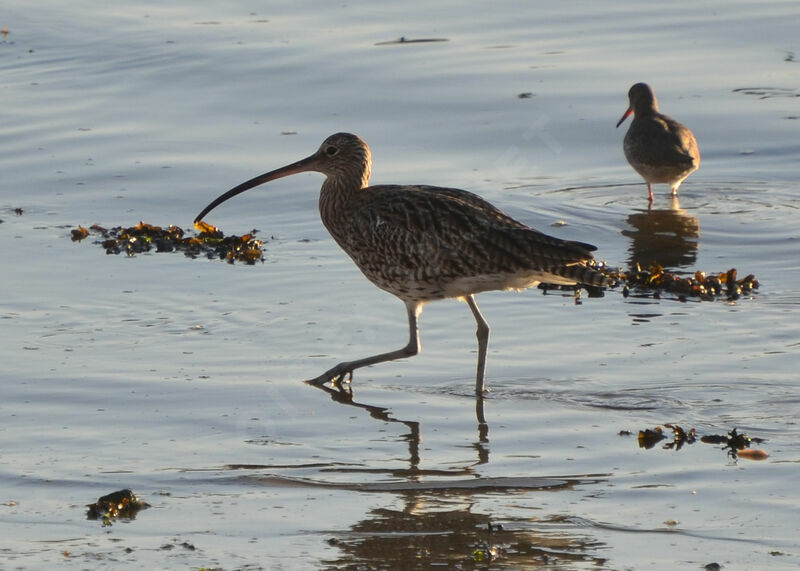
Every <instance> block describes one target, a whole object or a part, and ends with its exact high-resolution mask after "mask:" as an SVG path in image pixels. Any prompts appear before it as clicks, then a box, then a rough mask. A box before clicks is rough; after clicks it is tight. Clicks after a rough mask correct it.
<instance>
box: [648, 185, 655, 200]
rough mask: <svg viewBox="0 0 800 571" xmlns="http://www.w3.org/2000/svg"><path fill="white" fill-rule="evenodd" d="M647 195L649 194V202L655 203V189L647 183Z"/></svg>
mask: <svg viewBox="0 0 800 571" xmlns="http://www.w3.org/2000/svg"><path fill="white" fill-rule="evenodd" d="M647 194H648V199H649V201H650V202H653V198H654V197H653V187H652V186H651V185H650V183H649V182H648V183H647Z"/></svg>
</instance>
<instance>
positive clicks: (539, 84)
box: [0, 1, 800, 569]
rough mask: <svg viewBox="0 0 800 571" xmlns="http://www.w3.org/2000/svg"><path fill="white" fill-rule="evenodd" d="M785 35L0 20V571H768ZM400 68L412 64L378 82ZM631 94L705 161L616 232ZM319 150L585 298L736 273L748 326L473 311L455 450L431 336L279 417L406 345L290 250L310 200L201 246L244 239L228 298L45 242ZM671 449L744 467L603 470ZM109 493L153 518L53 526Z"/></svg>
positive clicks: (791, 191)
mask: <svg viewBox="0 0 800 571" xmlns="http://www.w3.org/2000/svg"><path fill="white" fill-rule="evenodd" d="M798 16H800V8H798V7H797V6H796V4H795V3H792V2H770V3H768V4H764V3H757V4H753V3H746V2H710V3H704V4H703V5H702V6H697V5H696V3H688V2H677V3H670V4H669V5H664V4H658V5H656V4H653V5H652V6H651V5H643V4H640V3H634V2H630V3H623V4H618V5H617V7H616V8H614V9H613V10H612V9H609V8H606V7H604V6H601V5H598V4H595V3H588V2H587V3H583V4H581V5H580V9H578V8H577V7H576V6H575V5H571V6H570V8H569V10H567V9H566V8H563V7H560V5H558V4H552V5H551V4H546V3H511V2H504V3H493V4H492V5H491V7H489V5H486V6H483V5H477V6H472V7H470V9H468V10H465V9H464V8H463V3H455V2H437V3H436V4H435V5H434V6H430V5H424V6H423V5H420V6H418V7H409V6H408V5H403V7H402V8H401V7H396V8H386V7H379V6H376V5H373V4H371V3H361V2H356V3H353V2H350V3H347V4H345V5H342V4H323V3H309V4H308V5H304V6H302V7H295V8H292V9H288V8H286V7H285V6H283V5H282V4H274V5H266V6H263V7H262V6H259V7H257V8H255V7H253V6H252V5H250V4H247V3H227V4H226V5H225V6H224V7H220V6H218V5H216V4H215V3H197V2H195V3H182V4H181V3H172V5H171V6H170V7H169V8H165V7H162V6H160V5H158V4H155V3H153V4H147V3H146V4H140V5H138V6H137V7H129V6H127V5H125V4H124V3H106V4H104V5H103V7H102V8H98V7H97V5H96V4H94V3H92V4H90V3H88V2H78V3H71V4H70V6H69V8H65V7H63V6H62V4H60V3H55V2H53V3H47V2H40V3H37V4H36V6H35V7H34V6H31V5H29V4H28V3H21V2H14V1H12V2H7V3H6V5H5V9H4V11H3V15H2V18H3V19H2V20H0V28H3V27H5V28H7V29H8V32H9V33H8V34H7V35H6V36H4V37H3V36H0V38H2V39H0V74H1V75H0V77H2V88H1V89H0V94H2V95H1V97H2V101H3V103H4V104H3V106H2V111H1V112H0V113H2V120H3V131H4V137H2V138H0V164H2V173H3V177H2V183H0V185H1V186H0V188H1V189H2V191H0V220H2V223H0V240H2V243H3V245H4V247H3V248H2V249H0V262H2V266H3V268H4V271H3V272H2V274H1V275H0V292H2V294H3V295H2V297H1V298H0V318H2V320H1V321H0V323H2V327H1V328H0V359H2V362H3V363H4V367H3V370H2V372H0V415H2V418H3V419H4V422H3V424H2V427H0V445H1V448H0V504H2V505H0V530H2V533H1V534H0V537H2V538H3V539H0V554H1V555H2V557H3V559H4V560H5V561H4V563H3V566H8V567H25V568H36V567H40V568H44V567H52V566H53V565H54V564H58V565H61V566H63V565H69V566H71V567H80V568H86V567H92V568H94V567H113V568H116V567H120V566H123V565H126V566H137V567H154V568H166V567H175V566H183V567H206V568H208V567H219V568H225V569H237V568H259V567H263V568H287V569H289V568H302V567H305V568H308V567H311V568H320V567H322V568H325V567H352V568H356V567H359V566H360V567H362V568H389V567H406V568H412V567H429V566H431V565H444V564H449V565H451V566H460V567H462V568H471V567H478V568H489V567H491V568H526V567H527V568H533V567H537V566H544V565H550V566H551V567H553V568H575V569H586V568H603V569H606V568H607V569H629V568H642V567H649V568H655V569H675V568H684V567H686V568H699V567H701V566H703V565H706V564H708V563H712V562H717V563H719V564H721V565H723V568H724V569H752V568H764V567H770V568H794V567H796V566H797V565H798V564H800V541H798V540H797V537H799V536H800V533H798V532H800V524H798V521H800V518H798V515H800V514H798V503H799V502H798V500H799V499H800V498H798V492H797V486H796V481H797V463H798V461H799V460H800V446H798V444H797V442H798V437H800V430H798V426H797V423H796V414H797V407H798V403H799V402H800V392H798V386H797V372H796V371H797V366H796V365H797V354H798V347H800V342H798V339H800V325H798V323H797V321H796V319H795V318H794V316H795V314H796V313H797V310H798V305H799V304H800V289H798V287H797V284H798V280H800V263H798V261H797V260H798V257H797V251H798V237H799V236H800V232H798V228H799V226H798V216H797V215H798V209H799V208H800V198H798V196H800V194H798V189H799V187H800V176H798V172H797V165H798V158H800V143H798V141H799V140H800V138H798V126H799V125H800V123H798V119H797V118H798V117H800V97H798V95H799V94H800V85H799V84H798V77H800V76H798V67H797V66H798V63H797V62H796V61H795V53H796V52H797V50H798V45H797V39H796V22H797V18H798ZM400 37H405V38H407V39H425V38H440V39H446V40H447V41H444V42H429V43H409V42H406V43H399V44H397V43H395V44H392V43H389V44H385V45H377V44H380V43H382V42H391V41H392V40H396V39H398V38H400ZM636 81H648V82H649V83H651V84H652V85H653V86H654V88H655V89H656V92H657V94H658V96H659V101H660V103H661V108H662V110H663V111H664V112H666V113H668V114H670V115H673V116H675V117H676V118H678V119H679V120H681V121H682V122H684V123H686V124H687V125H689V126H690V127H691V128H692V130H693V131H694V132H695V134H696V135H697V138H698V140H699V142H700V148H701V152H702V155H703V163H702V165H701V168H700V170H699V171H697V172H696V173H694V174H693V175H692V176H691V177H690V178H689V179H688V180H687V181H686V182H685V183H684V185H683V186H682V187H681V192H680V199H679V204H675V203H672V202H671V201H670V200H669V198H668V197H667V196H666V195H665V193H666V192H668V190H667V189H665V188H657V190H656V194H657V198H656V203H655V204H654V206H653V209H652V210H650V211H649V212H648V210H647V203H646V188H645V185H644V184H643V183H642V182H641V181H640V180H639V178H638V175H636V173H635V172H634V171H633V170H632V169H631V168H630V167H629V166H628V165H627V164H626V162H625V160H624V158H623V156H622V150H621V141H622V137H623V135H624V130H623V128H622V127H621V128H620V129H618V130H615V129H614V124H615V123H616V121H617V120H618V119H619V117H620V116H621V115H622V112H623V111H624V110H625V107H626V105H627V100H626V93H627V89H628V87H629V86H630V85H631V84H632V83H634V82H636ZM523 94H524V95H523ZM520 95H523V97H520ZM338 130H347V131H352V132H355V133H358V134H360V135H361V136H362V137H363V138H364V139H365V140H367V141H368V142H369V143H370V145H371V147H372V151H373V156H374V159H375V166H374V169H373V182H374V183H394V182H397V183H404V182H405V183H417V182H425V183H428V184H440V185H448V186H455V187H460V188H467V189H470V190H474V191H476V192H479V193H480V194H482V195H484V196H485V197H487V198H488V199H489V200H491V201H492V202H494V203H495V204H497V205H499V206H501V207H502V208H504V209H506V210H507V211H509V212H510V213H512V214H513V215H514V216H515V217H517V218H519V219H520V220H523V221H525V222H527V223H529V224H531V225H533V226H535V227H537V228H540V229H542V230H545V231H547V232H549V233H552V234H554V235H557V236H559V237H565V238H570V239H576V240H582V241H587V242H591V243H593V244H596V245H597V246H598V257H599V258H601V259H603V260H606V261H608V262H609V263H610V264H612V265H619V266H622V267H626V266H628V264H630V263H631V262H633V261H638V262H640V263H647V262H648V261H649V260H650V259H652V258H653V257H657V258H658V259H659V260H660V261H661V263H664V264H665V265H667V266H668V267H669V269H672V270H676V271H685V272H694V271H695V270H701V271H706V272H716V271H725V270H727V269H729V268H731V267H736V268H737V269H738V270H739V272H740V274H747V273H753V274H755V275H756V276H757V277H758V278H759V280H760V282H761V284H762V285H761V288H760V290H759V291H758V293H757V294H755V295H753V296H748V297H745V298H741V299H739V300H738V301H736V302H725V301H721V300H719V301H716V302H702V303H701V302H692V301H690V302H685V303H682V302H678V301H675V300H671V299H666V298H665V299H661V300H656V299H652V298H642V297H628V298H625V297H623V296H622V295H621V292H619V291H618V290H615V291H610V292H607V293H606V295H605V297H603V298H599V299H590V298H587V297H584V299H583V300H582V303H581V304H580V305H576V304H575V303H574V301H573V299H572V298H571V297H564V296H561V295H559V294H558V293H552V292H551V293H548V294H547V295H546V296H543V295H542V294H541V292H540V291H539V290H530V291H527V292H523V293H519V294H515V293H488V294H482V295H481V296H479V302H480V304H481V308H482V310H483V312H484V315H485V316H486V318H487V319H488V320H489V322H490V323H491V325H492V327H493V330H492V339H491V344H490V347H489V363H488V382H489V385H490V386H491V388H492V392H491V393H490V395H489V396H488V398H487V399H486V401H485V416H486V419H487V423H488V428H487V427H481V426H479V425H478V423H477V422H476V410H475V405H476V403H475V399H474V397H473V396H472V394H471V393H472V390H473V381H474V367H475V355H476V351H475V339H474V334H473V331H474V321H473V319H472V316H471V314H470V312H469V311H467V308H466V307H464V306H463V305H462V304H461V303H458V302H455V301H452V302H442V303H438V304H432V305H430V306H429V307H427V308H426V311H425V313H424V314H423V315H422V318H421V335H422V343H423V351H422V353H421V354H420V355H418V356H416V357H415V358H413V359H409V360H404V361H399V362H394V363H387V364H382V365H379V366H376V367H372V368H370V369H367V370H365V371H359V372H357V374H356V375H355V379H354V383H353V398H352V401H350V402H348V401H344V402H343V399H342V397H341V395H336V394H333V393H327V394H326V393H325V392H324V391H323V390H319V389H315V388H313V387H310V386H308V385H305V384H303V383H301V382H300V380H301V379H304V378H309V377H312V376H316V375H317V374H319V373H320V372H321V371H323V370H325V369H327V368H329V367H330V366H332V365H333V364H335V363H336V362H338V361H340V360H343V359H347V358H353V357H358V356H362V355H368V354H372V353H376V352H379V351H383V350H386V349H390V348H395V347H397V346H400V345H401V344H402V343H404V342H405V340H406V334H407V333H406V324H405V319H404V311H403V308H402V305H401V304H400V303H399V302H398V301H397V300H395V299H394V298H392V297H391V296H388V295H386V294H385V293H383V292H381V291H378V290H377V289H376V288H374V287H373V286H372V285H371V284H369V283H368V282H367V281H366V280H365V279H364V278H363V277H362V276H360V275H359V272H358V271H357V270H356V269H355V268H354V267H353V266H352V263H351V262H350V261H349V260H348V259H347V258H346V256H345V255H344V254H342V253H341V252H340V251H339V250H338V248H337V247H336V245H335V244H334V243H333V241H332V240H331V239H330V238H329V237H328V235H327V234H326V232H325V230H324V228H323V227H322V225H321V224H320V222H319V219H318V215H317V212H316V197H317V189H318V188H319V184H320V182H321V177H320V176H319V175H315V174H308V175H300V176H296V177H292V178H289V179H284V180H282V181H280V182H278V183H274V184H271V185H268V187H265V188H262V189H259V190H253V191H251V192H250V193H247V194H246V195H243V196H241V197H239V198H237V199H236V200H233V201H231V202H229V203H226V204H225V206H224V207H220V208H218V209H217V210H215V211H214V212H213V213H212V215H210V216H209V217H208V221H209V222H211V223H213V224H215V225H217V226H219V227H221V228H222V229H223V230H224V231H225V232H226V233H244V232H247V231H249V230H250V229H252V228H257V229H259V230H260V235H261V236H262V237H263V238H264V239H265V240H266V242H265V263H264V264H259V265H256V266H253V267H250V266H241V265H233V266H231V265H228V264H225V263H222V262H218V261H208V260H190V259H188V258H185V257H183V256H181V255H179V254H152V255H140V256H136V257H133V258H126V257H123V256H106V255H105V254H104V253H103V250H102V249H101V248H100V247H99V246H96V245H93V244H91V243H89V242H84V243H80V244H75V243H72V242H71V241H70V240H69V235H70V233H69V231H70V229H71V228H74V227H75V226H77V225H78V224H82V225H84V226H88V225H90V224H93V223H98V224H101V225H104V226H116V225H123V226H128V225H133V224H135V223H136V222H138V221H139V220H144V221H146V222H150V223H152V224H158V225H168V224H178V225H181V226H183V227H186V228H188V227H189V226H190V225H191V220H192V219H193V217H194V216H195V215H196V214H197V212H199V210H200V209H201V208H202V207H203V206H204V205H205V204H207V203H208V202H209V201H210V200H211V199H212V198H214V197H215V196H217V195H218V194H220V193H221V192H222V191H224V190H226V189H227V188H230V187H231V186H233V185H234V184H237V183H238V182H241V181H242V180H245V179H247V178H250V177H251V176H254V175H255V174H258V173H260V172H264V171H266V170H269V169H272V168H275V167H278V166H281V165H283V164H286V163H288V162H290V161H293V160H296V159H298V158H301V157H303V156H306V155H308V154H310V153H311V152H313V150H314V149H316V147H317V146H318V145H319V143H320V142H321V141H322V140H323V139H324V137H326V136H327V135H329V134H330V133H333V132H335V131H338ZM285 133H294V134H285ZM17 208H21V209H23V212H22V214H21V215H19V214H17V213H16V212H15V209H17ZM557 222H564V223H565V224H563V225H561V224H556V223H557ZM330 397H335V398H330ZM669 422H672V423H677V424H680V425H681V426H683V427H684V428H687V429H688V428H692V427H694V428H696V429H697V432H698V434H724V433H726V432H727V431H729V430H731V429H732V428H734V427H735V428H737V429H738V430H739V431H741V432H746V433H747V434H749V435H751V436H756V437H760V438H763V439H765V441H764V442H763V443H761V444H759V445H757V447H758V448H762V449H764V450H765V451H767V452H768V453H769V458H768V459H767V460H766V461H763V462H753V461H747V460H744V459H734V458H732V457H730V456H729V455H728V454H727V453H726V451H725V450H724V449H722V448H721V447H720V446H718V445H711V444H705V443H701V442H697V443H695V444H692V445H686V446H684V447H682V448H681V449H680V450H674V449H664V448H663V447H662V446H661V444H659V445H657V446H656V447H655V448H653V449H651V450H644V449H640V448H639V447H638V446H637V443H636V433H637V432H638V431H639V430H641V429H644V428H652V427H654V426H656V425H662V424H663V423H669ZM626 430H627V431H631V432H632V435H630V436H625V435H620V431H626ZM126 487H128V488H132V489H133V490H134V491H135V492H136V493H137V494H138V495H139V496H140V497H141V498H142V499H144V500H145V501H147V502H148V503H150V504H151V505H152V507H151V508H150V509H147V510H145V511H142V512H140V513H139V515H138V517H137V518H136V519H135V520H130V521H118V522H116V523H114V525H112V526H110V527H103V526H102V525H101V523H100V522H98V521H88V520H86V519H85V514H86V510H85V507H84V506H85V504H88V503H91V502H93V501H95V500H96V499H97V498H98V497H100V496H102V495H105V494H107V493H109V492H111V491H114V490H117V489H121V488H126ZM492 548H494V550H495V551H494V552H495V553H496V558H495V559H493V560H492V561H491V562H490V561H489V560H488V559H487V556H486V555H484V551H486V550H489V549H492Z"/></svg>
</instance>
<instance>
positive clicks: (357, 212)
mask: <svg viewBox="0 0 800 571" xmlns="http://www.w3.org/2000/svg"><path fill="white" fill-rule="evenodd" d="M362 193H363V194H362V195H361V197H360V199H356V202H355V203H354V204H352V205H351V207H350V208H348V211H349V212H348V215H347V217H348V224H347V230H348V231H347V232H342V233H339V232H335V231H334V230H331V233H332V234H333V235H334V238H335V239H336V240H337V242H339V244H340V245H341V246H342V247H343V248H344V250H345V251H346V252H348V254H350V256H351V257H352V258H353V260H354V261H355V262H356V264H357V265H358V266H359V267H360V268H361V270H362V271H363V272H364V273H365V274H366V275H367V277H369V278H370V279H371V280H373V281H374V282H376V283H379V281H381V280H380V279H378V278H379V277H380V278H382V277H383V276H378V277H376V276H377V275H378V274H381V273H382V274H387V273H390V274H392V275H391V276H389V277H388V278H387V279H390V280H394V281H395V282H402V281H404V280H405V281H409V279H411V280H417V281H429V282H430V281H434V282H441V283H447V282H452V281H454V280H459V279H468V278H473V277H475V276H479V275H508V274H516V273H525V272H541V273H542V274H553V275H558V276H564V277H567V278H568V279H572V276H573V275H574V274H575V272H574V271H573V270H570V269H569V268H571V267H573V266H577V265H582V264H583V263H584V262H586V261H587V260H590V259H591V258H592V254H591V251H592V250H594V249H595V248H594V246H591V245H589V244H583V243H580V242H569V241H565V240H561V239H559V238H554V237H552V236H548V235H546V234H543V233H541V232H539V231H537V230H534V229H533V228H530V227H528V226H526V225H525V224H523V223H521V222H519V221H517V220H515V219H513V218H511V217H510V216H508V215H507V214H505V213H504V212H502V211H501V210H499V209H498V208H496V207H494V206H493V205H491V204H490V203H488V202H487V201H485V200H484V199H482V198H480V197H479V196H477V195H475V194H472V193H470V192H466V191H463V190H459V189H452V188H441V187H433V186H374V187H369V188H367V189H364V190H363V191H362ZM381 287H383V286H381ZM490 289H494V288H490Z"/></svg>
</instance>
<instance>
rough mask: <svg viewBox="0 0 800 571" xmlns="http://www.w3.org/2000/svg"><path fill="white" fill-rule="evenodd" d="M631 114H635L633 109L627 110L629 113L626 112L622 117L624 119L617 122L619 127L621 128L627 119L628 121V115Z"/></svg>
mask: <svg viewBox="0 0 800 571" xmlns="http://www.w3.org/2000/svg"><path fill="white" fill-rule="evenodd" d="M631 113H633V107H628V110H627V111H625V114H624V115H623V116H622V118H621V119H620V120H619V121H617V127H619V126H620V125H622V122H623V121H624V120H625V119H627V118H628V115H630V114H631Z"/></svg>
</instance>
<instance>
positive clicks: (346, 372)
mask: <svg viewBox="0 0 800 571" xmlns="http://www.w3.org/2000/svg"><path fill="white" fill-rule="evenodd" d="M345 377H347V378H346V379H345ZM352 381H353V369H352V368H351V367H350V364H349V363H339V364H338V365H336V366H335V367H334V368H333V369H329V370H328V371H325V372H324V373H322V374H321V375H320V376H319V377H317V378H315V379H309V380H307V381H305V382H306V383H308V384H310V385H324V384H327V383H331V385H332V386H333V387H337V388H341V387H342V384H348V385H349V384H350V383H351V382H352Z"/></svg>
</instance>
